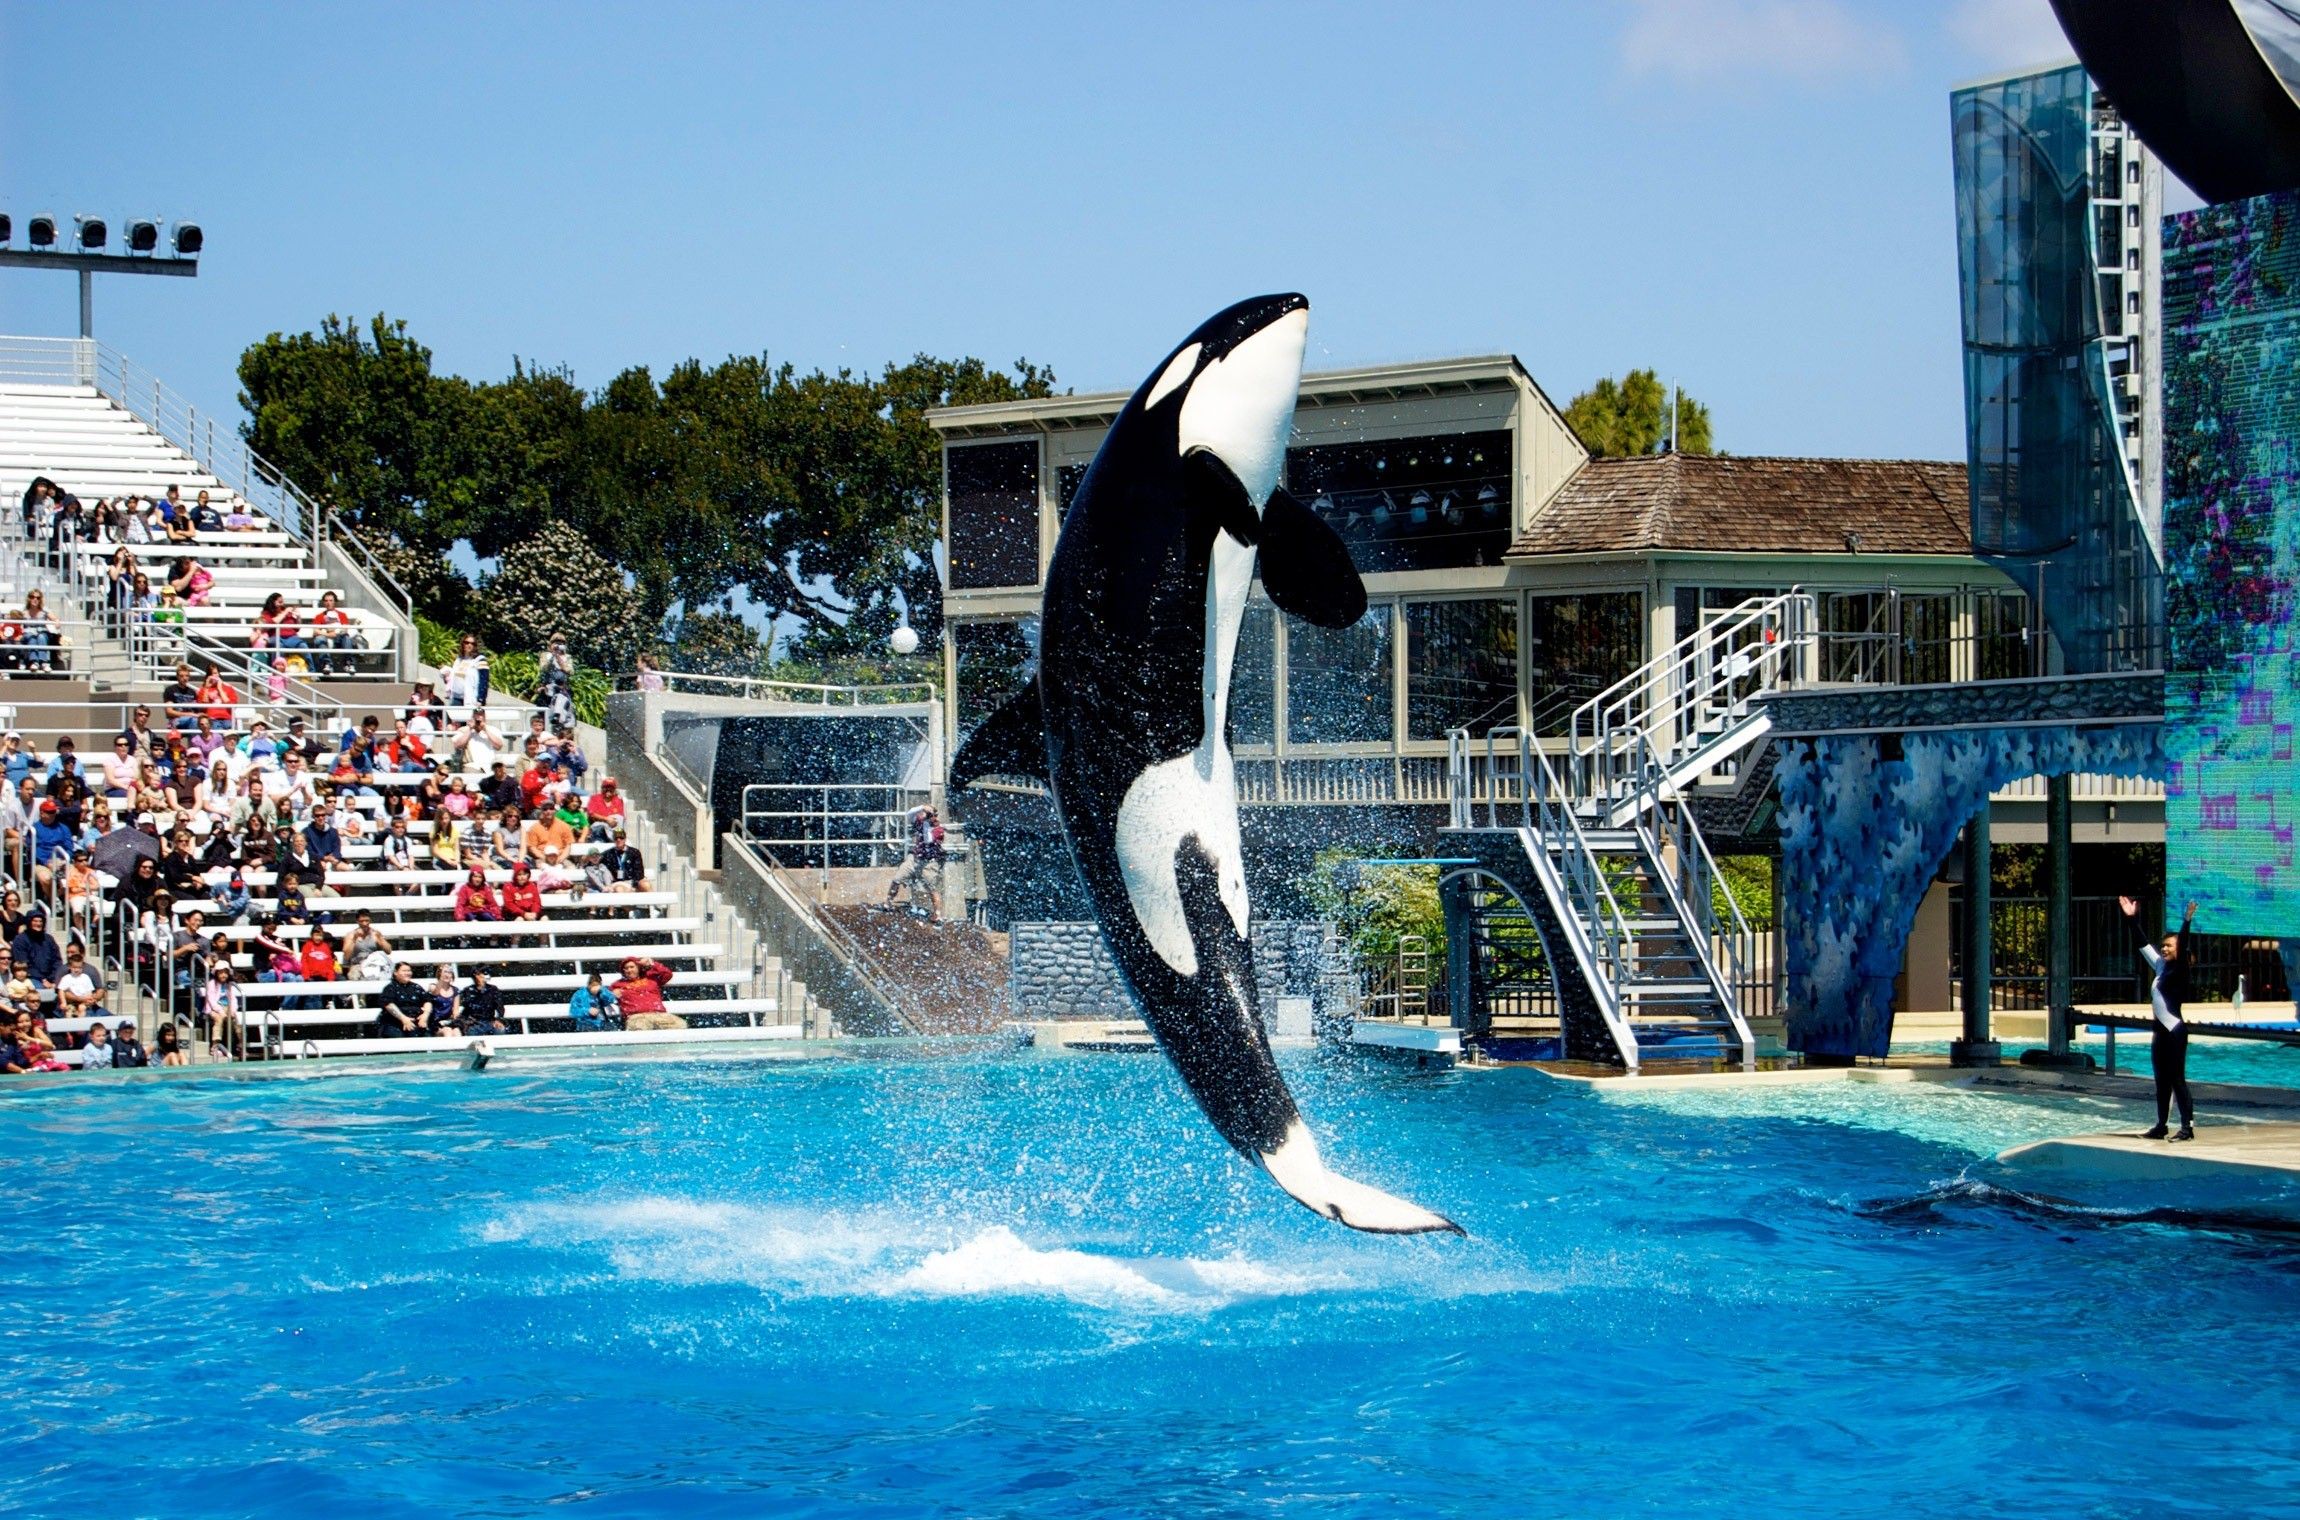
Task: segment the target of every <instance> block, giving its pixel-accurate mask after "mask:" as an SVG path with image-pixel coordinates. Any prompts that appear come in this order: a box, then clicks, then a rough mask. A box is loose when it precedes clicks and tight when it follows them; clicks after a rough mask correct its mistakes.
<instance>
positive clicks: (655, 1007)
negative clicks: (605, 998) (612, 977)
mask: <svg viewBox="0 0 2300 1520" xmlns="http://www.w3.org/2000/svg"><path fill="white" fill-rule="evenodd" d="M670 985H671V968H670V967H668V966H666V965H664V964H663V963H662V962H661V961H656V960H640V959H638V958H637V957H633V958H632V959H630V960H627V961H625V962H623V975H622V977H621V978H620V979H619V980H618V981H617V982H616V983H615V985H614V986H613V988H611V989H610V990H611V991H613V992H614V994H615V1004H616V1006H617V1007H619V1008H621V1009H622V1010H623V1019H624V1022H625V1024H626V1025H628V1024H629V1022H630V1020H631V1019H632V1018H633V1017H635V1016H637V1015H640V1014H648V1013H661V1012H663V1011H664V1010H663V989H664V988H665V987H668V986H670Z"/></svg>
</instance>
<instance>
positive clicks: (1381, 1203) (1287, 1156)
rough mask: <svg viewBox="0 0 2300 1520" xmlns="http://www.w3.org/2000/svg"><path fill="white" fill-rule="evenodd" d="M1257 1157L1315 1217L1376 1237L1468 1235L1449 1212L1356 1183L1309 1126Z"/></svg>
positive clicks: (1298, 1124)
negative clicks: (1333, 1163) (1330, 1160)
mask: <svg viewBox="0 0 2300 1520" xmlns="http://www.w3.org/2000/svg"><path fill="white" fill-rule="evenodd" d="M1255 1159H1257V1160H1259V1161H1260V1162H1261V1163H1262V1170H1263V1171H1265V1172H1268V1173H1269V1174H1270V1179H1271V1180H1272V1181H1273V1182H1275V1183H1277V1184H1278V1186H1280V1187H1282V1188H1284V1189H1285V1190H1286V1191H1287V1192H1288V1193H1291V1194H1292V1195H1293V1196H1294V1198H1295V1200H1296V1201H1297V1202H1299V1203H1301V1204H1302V1206H1303V1207H1305V1208H1307V1209H1309V1210H1310V1211H1311V1212H1312V1213H1315V1214H1321V1215H1323V1216H1325V1217H1326V1218H1328V1219H1331V1220H1334V1221H1336V1222H1337V1223H1340V1224H1346V1225H1348V1226H1349V1227H1350V1228H1351V1229H1353V1230H1364V1231H1365V1232H1366V1233H1368V1234H1370V1235H1422V1234H1427V1233H1429V1232H1430V1231H1433V1230H1451V1231H1452V1232H1453V1233H1454V1234H1456V1235H1462V1234H1466V1233H1468V1232H1467V1231H1465V1230H1463V1229H1462V1227H1461V1226H1460V1225H1458V1224H1455V1223H1454V1222H1453V1221H1452V1220H1450V1219H1448V1218H1446V1217H1445V1216H1444V1215H1443V1214H1433V1213H1431V1212H1430V1211H1429V1210H1428V1209H1425V1208H1422V1207H1421V1206H1420V1205H1418V1204H1412V1203H1408V1202H1406V1201H1405V1200H1404V1199H1403V1198H1393V1197H1391V1196H1390V1195H1389V1194H1387V1193H1385V1192H1383V1191H1382V1190H1381V1189H1380V1188H1375V1187H1368V1186H1366V1185H1365V1184H1364V1183H1362V1182H1352V1181H1351V1180H1350V1179H1349V1178H1347V1177H1344V1176H1343V1175H1342V1174H1341V1173H1339V1172H1337V1171H1334V1170H1332V1169H1331V1168H1330V1167H1328V1166H1327V1165H1326V1162H1325V1158H1324V1157H1322V1156H1320V1155H1319V1154H1318V1142H1317V1141H1316V1140H1314V1139H1312V1138H1311V1136H1310V1131H1309V1128H1308V1126H1306V1125H1304V1124H1303V1123H1302V1122H1301V1121H1300V1120H1298V1119H1297V1120H1296V1121H1295V1122H1294V1123H1293V1125H1292V1126H1291V1127H1290V1128H1288V1129H1287V1131H1286V1138H1285V1139H1284V1140H1282V1141H1280V1142H1279V1144H1278V1148H1277V1149H1276V1150H1274V1151H1264V1152H1262V1153H1261V1154H1260V1155H1259V1156H1257V1157H1256V1158H1255Z"/></svg>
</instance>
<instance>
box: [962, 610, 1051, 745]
mask: <svg viewBox="0 0 2300 1520" xmlns="http://www.w3.org/2000/svg"><path fill="white" fill-rule="evenodd" d="M950 638H951V644H952V647H953V648H954V649H955V650H956V651H957V653H958V717H957V719H956V725H957V732H958V734H959V736H960V737H962V738H963V737H964V736H965V735H966V734H968V733H970V732H972V731H973V729H974V726H975V725H976V724H977V723H980V722H981V721H982V720H983V719H985V718H987V717H989V716H990V715H991V714H992V713H994V712H996V711H998V709H999V708H1000V707H1001V706H1003V705H1004V704H1005V702H1006V699H1007V698H1009V697H1011V696H1013V695H1014V694H1015V693H1016V692H1018V691H1020V690H1022V687H1023V684H1024V683H1025V682H1027V681H1028V680H1029V679H1030V677H1031V673H1032V672H1033V671H1035V670H1036V669H1037V668H1038V619H1037V618H1036V617H1024V618H1013V619H1007V618H1000V619H996V620H989V621H983V622H969V623H953V624H951V627H950Z"/></svg>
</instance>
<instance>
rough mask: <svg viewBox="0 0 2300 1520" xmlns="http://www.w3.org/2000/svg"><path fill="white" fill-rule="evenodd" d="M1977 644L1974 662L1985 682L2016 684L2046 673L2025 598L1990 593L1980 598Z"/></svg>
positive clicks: (1976, 611) (1975, 620) (1975, 619)
mask: <svg viewBox="0 0 2300 1520" xmlns="http://www.w3.org/2000/svg"><path fill="white" fill-rule="evenodd" d="M1973 642H1974V659H1975V662H1976V663H1977V664H1978V666H1979V667H1980V668H1979V675H1980V679H1982V680H1984V681H2014V680H2019V679H2020V678H2021V677H2023V676H2033V675H2039V674H2042V672H2043V667H2042V666H2041V665H2039V664H2038V662H2037V656H2036V654H2035V652H2034V635H2033V634H2032V633H2031V632H2030V629H2029V615H2028V598H2027V597H2025V596H2020V595H2017V594H2014V595H2008V594H2006V593H2004V592H1987V591H1984V592H1981V593H1979V594H1978V595H1976V596H1975V597H1974V598H1973Z"/></svg>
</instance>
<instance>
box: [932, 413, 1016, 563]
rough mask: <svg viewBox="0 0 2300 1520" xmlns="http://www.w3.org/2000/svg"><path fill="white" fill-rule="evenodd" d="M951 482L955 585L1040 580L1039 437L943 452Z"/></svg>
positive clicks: (951, 534)
mask: <svg viewBox="0 0 2300 1520" xmlns="http://www.w3.org/2000/svg"><path fill="white" fill-rule="evenodd" d="M943 459H944V468H945V470H946V471H947V472H948V476H949V485H950V584H951V587H952V588H953V589H954V590H960V591H967V590H974V589H978V588H981V587H988V586H1035V585H1037V584H1038V440H1036V439H1035V438H1033V439H1027V440H1024V441H1022V442H1019V443H978V444H970V445H966V446H963V447H952V448H950V449H948V450H946V451H945V452H944V454H943Z"/></svg>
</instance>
